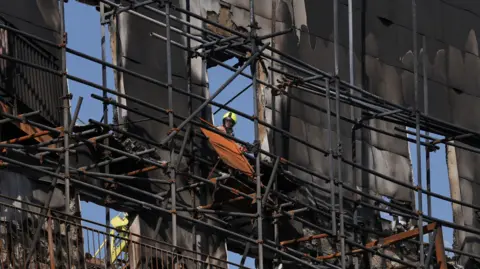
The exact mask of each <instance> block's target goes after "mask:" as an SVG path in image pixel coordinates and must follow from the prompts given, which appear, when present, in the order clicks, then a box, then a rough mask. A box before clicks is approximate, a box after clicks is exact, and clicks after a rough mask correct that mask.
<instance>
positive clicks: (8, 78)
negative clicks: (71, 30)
mask: <svg viewBox="0 0 480 269" xmlns="http://www.w3.org/2000/svg"><path fill="white" fill-rule="evenodd" d="M28 2H29V1H24V0H21V1H13V2H12V1H2V3H0V10H2V15H1V17H0V24H2V25H7V26H8V27H12V28H14V29H19V30H22V31H26V32H28V33H35V34H36V35H38V36H39V37H41V38H42V39H44V40H47V41H49V42H52V43H54V44H56V45H60V44H61V43H62V42H63V41H62V37H61V35H60V34H59V27H60V24H59V20H60V15H59V12H58V7H57V6H56V1H50V0H48V1H39V3H40V4H39V5H38V6H36V4H35V6H36V7H35V8H33V7H32V8H30V7H31V6H32V4H30V3H28ZM19 13H21V14H19ZM27 18H28V19H27ZM0 54H2V55H6V56H10V57H14V58H17V59H19V60H21V61H24V62H28V63H30V64H33V65H35V66H39V67H40V68H46V69H50V70H55V71H59V70H60V59H61V58H60V57H61V54H60V50H59V49H58V48H52V47H51V46H46V45H43V44H42V45H41V44H39V43H38V42H35V41H34V40H32V39H29V38H28V37H25V36H22V35H20V34H17V33H15V32H13V31H9V30H7V29H1V30H0ZM0 61H1V62H0V87H1V88H0V90H1V91H2V93H1V95H2V96H3V97H4V99H3V100H4V101H7V102H8V103H11V104H12V105H15V106H16V107H17V109H18V113H19V114H21V113H25V112H29V111H40V115H41V116H42V118H43V120H46V121H47V122H48V123H50V124H51V125H56V126H58V125H60V124H61V123H62V119H61V116H62V114H61V111H62V110H61V108H62V99H61V98H60V97H61V96H62V84H61V77H60V76H59V75H56V74H52V73H51V72H47V71H44V70H41V69H38V68H34V67H32V66H27V65H23V64H20V63H15V62H11V61H7V60H6V59H3V58H2V59H0Z"/></svg>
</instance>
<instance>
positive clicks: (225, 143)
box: [200, 128, 254, 177]
mask: <svg viewBox="0 0 480 269" xmlns="http://www.w3.org/2000/svg"><path fill="white" fill-rule="evenodd" d="M200 129H201V130H202V133H203V134H204V135H205V136H207V137H208V141H209V142H210V144H211V145H212V146H213V148H214V149H215V151H216V152H217V154H218V156H220V158H221V159H222V161H223V162H224V163H225V164H226V165H228V166H230V167H232V168H234V169H236V170H238V171H240V172H242V173H244V174H245V175H247V176H249V177H253V174H254V170H253V167H252V166H251V165H250V163H249V162H248V160H247V158H245V156H243V153H242V152H241V151H240V149H239V148H238V145H237V144H236V143H235V142H233V141H232V140H230V139H227V138H225V137H223V136H221V135H219V134H216V133H214V132H212V131H209V130H206V129H203V128H200Z"/></svg>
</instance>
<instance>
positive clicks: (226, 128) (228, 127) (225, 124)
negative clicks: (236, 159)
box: [217, 112, 247, 152]
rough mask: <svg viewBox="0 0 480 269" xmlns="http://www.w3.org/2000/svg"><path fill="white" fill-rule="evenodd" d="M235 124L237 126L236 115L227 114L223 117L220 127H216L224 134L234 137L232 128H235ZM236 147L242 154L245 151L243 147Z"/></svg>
mask: <svg viewBox="0 0 480 269" xmlns="http://www.w3.org/2000/svg"><path fill="white" fill-rule="evenodd" d="M235 124H237V115H236V114H235V113H233V112H227V113H225V114H224V115H223V118H222V125H221V126H217V129H218V130H220V131H222V132H223V133H225V134H228V135H231V136H233V137H235V133H234V132H233V127H234V126H235ZM238 147H239V148H240V150H241V151H243V152H246V151H247V149H246V148H245V147H244V146H243V145H240V144H238Z"/></svg>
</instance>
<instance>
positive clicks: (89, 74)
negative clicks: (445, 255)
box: [66, 1, 452, 267]
mask: <svg viewBox="0 0 480 269" xmlns="http://www.w3.org/2000/svg"><path fill="white" fill-rule="evenodd" d="M66 16H67V20H66V24H67V25H66V27H67V28H66V29H67V32H68V42H69V43H68V46H69V47H70V48H72V49H75V50H79V51H81V52H83V53H86V54H89V55H92V56H94V57H97V58H101V47H100V36H101V32H100V24H99V21H100V17H99V14H98V12H97V11H96V10H95V9H94V8H93V7H89V6H86V5H83V4H79V3H77V2H76V1H69V3H68V4H66ZM107 34H108V31H107ZM108 40H109V39H108V37H107V55H108V59H107V60H108V61H111V58H110V49H109V45H108V44H109V41H108ZM67 68H68V71H69V73H70V74H72V75H75V76H78V77H81V78H84V79H88V80H90V81H93V82H95V83H98V84H101V83H102V80H101V79H102V73H101V66H100V65H98V64H96V63H92V62H89V61H87V60H84V59H81V58H79V57H76V56H73V55H69V56H68V58H67ZM230 75H231V72H230V71H228V70H225V69H223V68H221V67H216V68H212V69H211V70H209V79H210V88H211V89H212V90H215V89H217V88H218V87H219V86H220V85H221V83H222V82H224V81H225V78H227V77H228V76H230ZM249 83H250V81H249V80H247V79H245V78H242V77H239V78H237V79H236V80H235V81H234V82H233V83H232V84H231V85H230V86H229V87H227V89H226V90H225V91H224V92H222V94H220V95H219V96H218V97H217V98H216V101H217V102H219V103H225V102H226V101H227V100H229V99H230V98H231V97H232V96H234V95H235V94H236V93H238V91H240V90H242V89H243V88H244V87H246V86H247V85H248V84H249ZM69 87H70V91H71V92H72V93H73V95H74V99H73V101H72V108H74V107H75V105H76V102H77V100H78V97H79V96H83V97H84V101H83V105H82V109H81V111H80V115H79V118H80V119H81V120H83V121H85V122H87V121H88V119H95V120H100V118H101V116H102V115H103V112H102V104H101V103H100V102H99V101H96V100H94V101H92V100H90V94H92V93H96V94H100V93H101V92H100V91H98V90H96V89H93V88H90V87H88V86H85V85H82V84H79V83H76V82H72V81H70V82H69ZM108 87H109V88H111V89H113V88H114V82H113V72H112V70H108ZM252 100H253V96H252V90H251V89H249V90H248V91H246V92H245V93H244V94H243V95H241V96H240V97H239V98H237V99H236V101H234V102H233V103H231V106H232V107H234V108H236V109H239V110H242V111H244V112H245V113H248V114H253V102H252ZM222 114H223V113H222V112H220V113H218V114H217V115H216V117H215V122H216V123H219V122H220V119H221V116H222ZM235 133H236V136H238V137H239V138H241V139H243V140H245V141H253V138H254V136H253V124H252V123H251V122H250V121H248V120H242V119H240V120H239V122H238V125H237V127H236V131H235ZM411 152H412V162H413V167H414V170H415V172H414V175H415V177H416V169H417V164H416V152H415V144H411ZM424 154H425V152H424V151H422V162H423V163H422V168H423V169H422V172H423V182H424V183H423V185H424V186H425V170H424V168H425V163H424V158H425V157H424ZM445 160H446V159H445V147H444V146H441V150H439V151H437V152H435V153H433V154H432V157H431V167H432V169H431V179H432V191H434V192H437V193H439V194H442V195H446V196H450V195H449V186H448V177H447V168H446V161H445ZM423 200H424V212H426V197H425V198H424V199H423ZM432 203H433V216H434V217H437V218H441V219H445V220H449V221H451V220H452V214H451V205H450V204H449V203H447V202H445V201H439V200H438V199H435V198H432ZM114 213H115V212H114ZM114 213H112V217H113V216H114ZM82 214H83V217H84V218H86V219H91V220H94V221H97V222H101V223H103V222H104V221H105V220H104V209H103V208H102V207H99V206H97V205H94V204H92V203H82ZM444 236H445V241H446V242H447V245H449V244H451V243H452V233H451V230H450V229H445V230H444ZM229 258H230V260H231V261H233V262H238V261H239V256H238V255H234V254H229ZM246 265H247V266H249V267H253V262H252V260H249V261H248V262H247V264H246Z"/></svg>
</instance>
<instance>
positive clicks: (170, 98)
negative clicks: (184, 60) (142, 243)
mask: <svg viewBox="0 0 480 269" xmlns="http://www.w3.org/2000/svg"><path fill="white" fill-rule="evenodd" d="M171 4H172V3H171V2H170V1H165V24H166V29H165V33H166V37H167V42H166V52H167V86H168V109H169V110H168V124H169V127H170V129H173V128H174V122H173V88H172V46H171V44H172V37H171V25H170V24H171V21H170V8H171ZM172 142H173V140H171V141H170V143H172ZM174 158H175V151H174V147H173V144H171V149H170V165H169V167H170V180H171V182H172V183H171V187H170V191H171V195H172V197H171V199H172V209H171V212H172V244H173V247H174V248H175V247H177V202H176V200H177V199H176V198H177V190H176V189H177V186H176V184H175V180H176V173H175V167H174V165H175V164H174V161H173V159H174ZM174 251H176V249H175V250H174Z"/></svg>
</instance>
